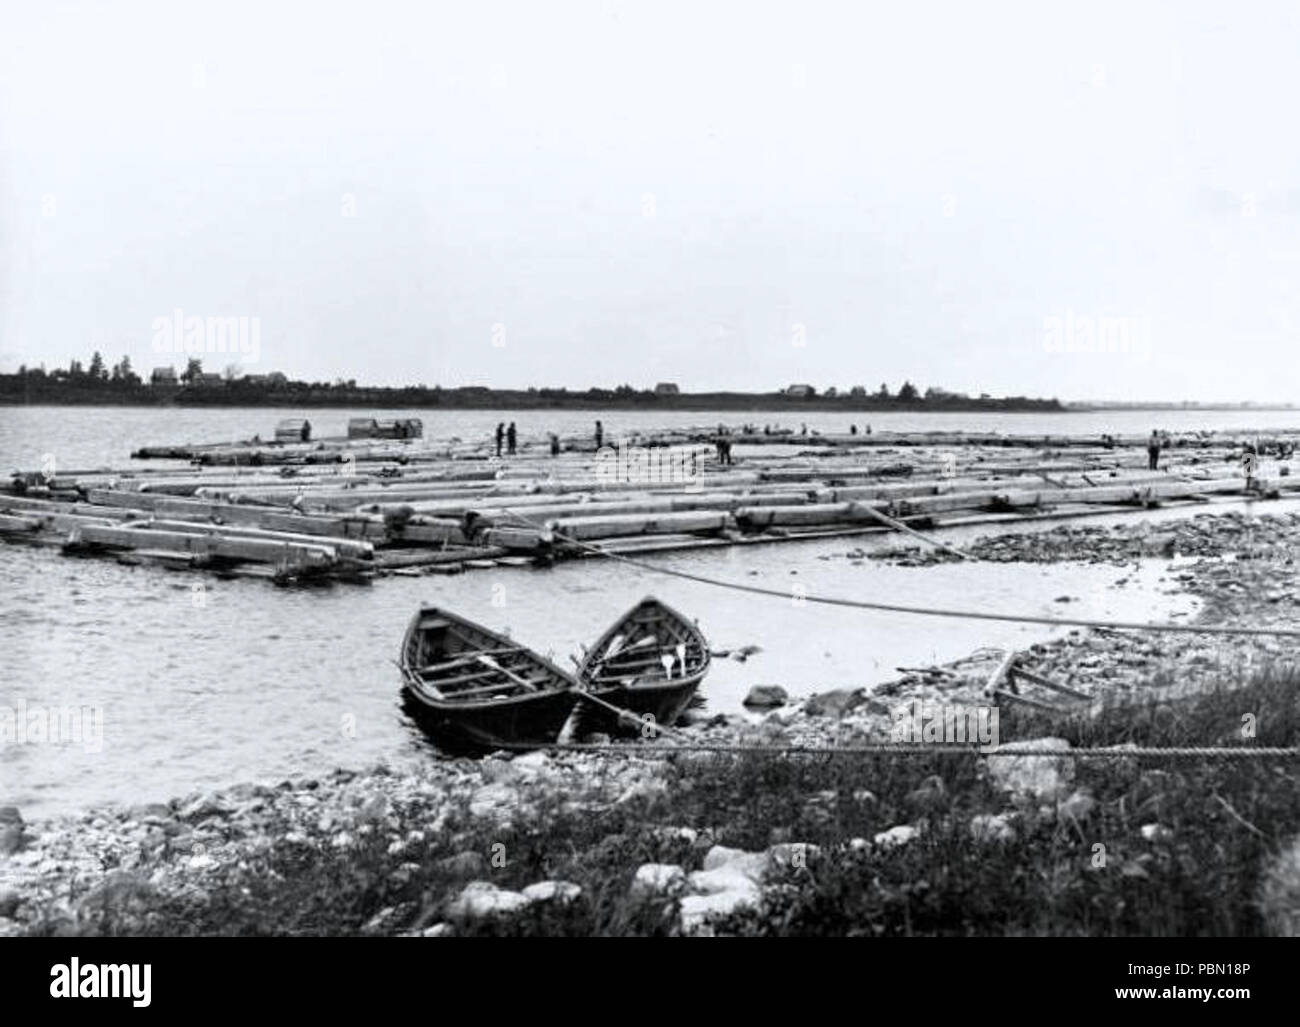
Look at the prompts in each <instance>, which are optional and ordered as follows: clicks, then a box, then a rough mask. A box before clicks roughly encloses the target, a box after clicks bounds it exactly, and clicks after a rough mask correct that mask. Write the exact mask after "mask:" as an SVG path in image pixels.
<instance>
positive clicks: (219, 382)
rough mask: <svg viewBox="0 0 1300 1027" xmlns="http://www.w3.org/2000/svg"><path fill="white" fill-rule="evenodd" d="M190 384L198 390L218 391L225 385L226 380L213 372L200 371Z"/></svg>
mask: <svg viewBox="0 0 1300 1027" xmlns="http://www.w3.org/2000/svg"><path fill="white" fill-rule="evenodd" d="M190 384H191V385H193V386H194V387H196V388H199V389H219V388H221V387H222V386H223V385H225V384H226V380H225V379H224V378H222V377H221V375H219V374H217V373H216V372H215V371H200V372H199V373H198V374H196V375H195V376H194V378H193V380H192V381H191V382H190Z"/></svg>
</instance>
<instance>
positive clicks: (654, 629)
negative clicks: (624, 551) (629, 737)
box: [577, 596, 711, 733]
mask: <svg viewBox="0 0 1300 1027" xmlns="http://www.w3.org/2000/svg"><path fill="white" fill-rule="evenodd" d="M710 659H711V657H710V653H709V644H708V642H706V641H705V639H704V636H703V635H702V634H701V633H700V629H699V628H698V627H696V625H695V623H694V622H693V621H689V620H687V619H686V618H685V617H684V616H682V614H680V613H678V612H677V611H676V610H674V609H673V608H672V607H671V606H668V605H667V604H665V603H661V602H660V601H659V600H658V599H656V598H654V596H647V597H646V598H645V599H642V600H641V602H639V603H637V604H636V606H634V607H632V609H630V610H629V611H628V612H627V613H625V614H624V615H623V616H622V617H620V618H619V619H618V620H617V621H616V622H615V623H614V624H613V625H612V626H611V627H610V628H609V630H608V631H606V632H605V633H604V634H603V635H601V636H600V638H599V639H598V640H597V641H596V643H595V645H593V646H592V647H591V648H590V649H588V650H587V652H586V653H585V655H584V656H583V658H582V659H581V660H579V661H578V677H579V679H580V682H581V685H582V688H583V692H582V693H580V702H579V707H578V711H577V716H578V725H579V728H580V730H581V731H583V732H590V731H604V732H606V733H613V732H615V731H618V732H620V733H627V732H636V731H643V730H645V726H644V725H645V719H646V718H647V717H650V718H653V720H652V721H651V722H650V723H651V724H652V725H658V726H665V727H666V726H670V725H672V724H673V723H674V722H675V721H676V720H677V718H678V717H680V716H681V714H682V712H683V711H684V710H685V709H686V707H687V706H688V705H689V704H690V702H691V700H692V698H693V697H694V696H695V691H696V689H697V688H699V686H700V682H701V681H702V680H703V678H704V675H705V674H707V673H708V671H709V661H710ZM585 696H590V697H592V698H594V699H598V700H600V702H599V703H597V702H593V701H591V699H587V698H584V697H585ZM610 706H614V707H617V708H618V709H620V710H626V711H627V712H628V713H630V714H632V715H633V716H632V717H627V716H621V715H620V714H618V713H615V712H614V711H613V710H611V709H610V708H609V707H610Z"/></svg>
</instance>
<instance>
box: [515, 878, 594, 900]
mask: <svg viewBox="0 0 1300 1027" xmlns="http://www.w3.org/2000/svg"><path fill="white" fill-rule="evenodd" d="M581 894H582V886H581V885H577V884H574V883H573V882H572V881H538V882H537V883H536V884H530V885H529V886H528V887H527V888H525V889H524V891H523V895H524V898H526V899H527V900H528V901H529V902H572V901H573V900H574V899H576V898H577V897H578V896H579V895H581Z"/></svg>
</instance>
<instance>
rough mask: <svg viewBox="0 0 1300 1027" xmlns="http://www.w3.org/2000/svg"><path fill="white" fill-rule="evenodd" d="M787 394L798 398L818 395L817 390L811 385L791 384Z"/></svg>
mask: <svg viewBox="0 0 1300 1027" xmlns="http://www.w3.org/2000/svg"><path fill="white" fill-rule="evenodd" d="M785 394H786V395H787V396H794V397H795V398H796V399H807V398H808V397H809V396H815V395H817V390H816V389H814V388H813V387H812V386H811V385H791V386H790V387H789V388H788V389H786V390H785Z"/></svg>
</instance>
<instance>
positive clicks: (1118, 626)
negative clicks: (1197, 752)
mask: <svg viewBox="0 0 1300 1027" xmlns="http://www.w3.org/2000/svg"><path fill="white" fill-rule="evenodd" d="M501 512H502V513H504V514H506V515H507V516H509V517H514V518H516V519H517V520H518V521H519V522H520V523H521V524H522V525H523V526H525V527H529V528H533V529H535V530H537V531H540V532H547V531H549V532H550V533H551V535H552V536H553V537H554V538H557V539H559V540H560V541H562V542H564V543H566V544H568V545H572V546H576V547H578V548H579V549H585V550H587V551H588V552H590V553H593V554H595V555H597V556H603V557H605V559H607V560H615V561H617V562H619V563H623V564H627V565H629V566H631V567H638V568H640V569H641V570H645V571H650V572H651V573H654V574H666V575H668V576H670V577H674V578H682V579H684V580H686V581H694V582H697V583H699V584H702V585H712V586H714V587H715V588H729V589H732V590H733V591H736V592H747V593H750V594H751V595H761V596H770V597H775V598H777V599H782V600H785V601H786V602H790V601H791V600H795V601H798V602H806V603H821V604H824V605H826V606H845V607H850V608H853V609H859V610H878V611H880V612H882V613H910V614H916V615H918V616H922V617H957V618H966V619H970V620H992V621H1007V622H1011V623H1016V624H1047V625H1050V626H1053V627H1081V628H1103V629H1112V630H1115V631H1157V632H1166V633H1172V634H1182V635H1250V636H1267V637H1281V638H1300V628H1256V627H1233V626H1231V625H1223V624H1170V623H1158V622H1154V621H1121V620H1102V619H1095V618H1088V617H1044V616H1041V615H1036V614H1028V613H992V612H990V611H988V610H961V609H953V608H944V607H932V606H908V605H905V604H902V603H882V602H873V601H871V600H868V599H846V598H843V597H841V596H819V595H812V594H808V595H799V596H792V595H791V594H790V593H789V592H783V591H781V590H780V589H776V588H764V587H763V586H762V585H749V584H746V583H745V582H742V581H726V580H724V579H722V578H711V577H708V576H706V575H703V574H692V573H690V572H689V571H679V570H675V569H673V568H672V567H660V566H658V565H657V564H653V563H647V562H646V561H645V560H636V559H633V558H632V557H629V556H624V555H623V554H622V553H611V552H609V551H607V550H605V549H602V548H601V547H600V546H594V545H591V544H590V543H588V542H583V541H581V540H579V539H576V538H572V537H570V536H568V535H565V534H564V533H563V532H560V531H556V530H555V529H554V528H547V527H546V525H544V524H538V523H536V522H535V521H532V520H530V519H529V518H527V517H525V516H523V515H522V514H520V513H519V512H518V511H516V510H511V509H508V508H504V507H503V508H501Z"/></svg>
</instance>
